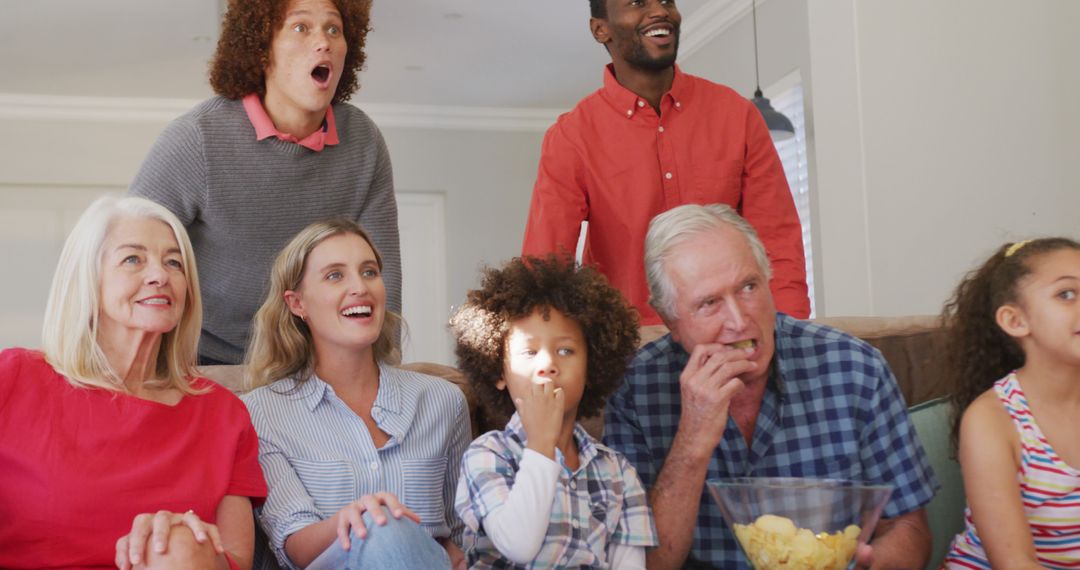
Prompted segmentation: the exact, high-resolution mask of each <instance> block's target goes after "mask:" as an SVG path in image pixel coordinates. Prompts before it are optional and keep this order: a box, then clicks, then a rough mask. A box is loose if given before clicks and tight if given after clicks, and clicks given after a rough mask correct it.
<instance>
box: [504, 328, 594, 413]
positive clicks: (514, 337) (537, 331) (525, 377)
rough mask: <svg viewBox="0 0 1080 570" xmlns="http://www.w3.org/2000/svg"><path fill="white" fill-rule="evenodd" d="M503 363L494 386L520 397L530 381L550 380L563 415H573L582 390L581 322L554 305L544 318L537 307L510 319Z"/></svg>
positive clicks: (585, 349) (584, 351) (585, 361)
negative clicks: (559, 395)
mask: <svg viewBox="0 0 1080 570" xmlns="http://www.w3.org/2000/svg"><path fill="white" fill-rule="evenodd" d="M505 362H506V367H505V371H504V373H503V379H502V380H500V381H499V383H498V384H497V387H498V388H499V389H500V390H503V389H509V390H510V396H511V397H512V398H524V397H525V396H526V394H527V393H528V391H529V390H530V385H531V384H540V383H544V382H553V383H554V384H555V386H554V387H555V388H562V390H563V396H564V397H565V398H566V399H565V405H566V410H565V415H566V416H567V417H576V416H577V407H578V404H579V403H580V402H581V396H582V394H584V392H585V381H586V376H587V366H586V365H587V364H588V345H587V344H586V342H585V335H584V334H583V333H582V331H581V325H579V324H577V322H576V321H574V320H572V319H569V318H567V317H566V316H565V315H563V314H562V313H560V312H559V311H557V310H555V309H548V315H547V319H545V318H544V315H543V313H542V312H541V310H540V309H537V310H535V311H533V312H532V313H531V314H530V315H529V316H527V317H523V318H520V319H517V320H515V321H513V322H512V323H511V324H510V331H509V333H508V334H507V337H506V358H505Z"/></svg>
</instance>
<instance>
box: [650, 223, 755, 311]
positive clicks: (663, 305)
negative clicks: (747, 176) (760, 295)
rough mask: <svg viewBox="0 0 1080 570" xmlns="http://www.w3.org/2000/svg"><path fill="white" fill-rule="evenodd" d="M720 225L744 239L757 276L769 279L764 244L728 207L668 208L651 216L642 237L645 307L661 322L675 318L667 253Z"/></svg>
mask: <svg viewBox="0 0 1080 570" xmlns="http://www.w3.org/2000/svg"><path fill="white" fill-rule="evenodd" d="M724 225H728V226H731V227H733V228H735V229H736V230H739V232H741V233H742V234H743V235H744V236H746V240H747V241H748V242H749V243H750V249H751V251H753V252H754V258H755V259H757V263H758V267H760V268H761V273H762V274H763V275H764V276H765V279H766V280H768V279H769V278H771V277H772V268H771V266H770V265H769V256H768V255H767V254H766V253H765V244H763V243H761V238H759V237H758V235H757V231H755V230H754V227H753V226H751V225H750V222H747V221H746V219H745V218H743V217H742V216H740V215H739V214H738V212H736V211H735V210H734V209H733V208H732V207H731V206H728V205H726V204H708V205H704V206H702V205H699V204H686V205H683V206H677V207H675V208H672V209H670V210H668V211H666V212H664V213H662V214H659V215H657V216H656V217H654V218H653V219H652V221H651V222H649V232H648V233H647V234H645V280H646V281H647V282H648V284H649V304H650V305H652V306H653V308H654V309H656V312H657V313H660V316H661V317H663V318H664V319H665V320H669V321H673V320H675V318H676V315H675V299H674V298H673V297H674V292H673V291H672V289H673V287H672V285H671V280H670V279H669V278H668V275H667V272H666V270H665V268H664V263H665V261H667V258H668V255H669V254H670V252H671V250H672V249H673V248H674V247H675V246H677V245H679V244H681V243H683V242H685V241H686V240H688V239H690V238H691V237H693V236H695V235H697V234H700V233H702V232H705V231H708V230H713V229H716V228H719V227H722V226H724Z"/></svg>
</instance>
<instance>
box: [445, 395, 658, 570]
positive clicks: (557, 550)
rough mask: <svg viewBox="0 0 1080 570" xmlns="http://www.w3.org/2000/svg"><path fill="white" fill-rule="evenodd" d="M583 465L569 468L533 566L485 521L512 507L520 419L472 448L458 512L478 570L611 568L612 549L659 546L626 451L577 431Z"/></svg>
mask: <svg viewBox="0 0 1080 570" xmlns="http://www.w3.org/2000/svg"><path fill="white" fill-rule="evenodd" d="M574 439H575V440H576V442H577V445H578V454H579V455H580V459H581V465H580V466H579V467H578V469H577V471H574V472H571V471H570V470H569V469H568V468H567V467H566V464H565V463H564V462H563V461H562V459H561V458H562V454H561V453H558V457H559V458H560V459H559V463H560V464H561V465H562V466H563V469H562V473H561V474H560V475H559V482H558V487H556V489H555V498H554V500H553V502H552V506H551V515H550V517H549V519H548V530H547V535H546V536H545V537H544V541H543V543H542V544H541V546H540V550H539V552H537V553H536V558H535V559H534V560H533V561H532V563H530V564H528V565H525V566H522V565H518V564H514V563H513V562H511V561H510V560H507V559H506V558H505V557H503V555H502V554H500V553H499V551H498V549H496V548H495V545H494V544H493V543H492V541H491V539H490V538H488V535H487V533H486V532H484V518H485V517H486V516H487V514H488V513H490V512H491V511H493V510H495V509H496V508H497V507H499V506H501V505H502V504H503V503H505V502H506V499H507V497H508V496H509V494H510V489H512V488H513V486H514V476H515V474H516V473H517V471H518V467H519V465H520V463H521V459H522V456H523V455H524V453H525V448H526V446H527V444H528V442H527V439H526V434H525V428H524V427H523V426H522V424H521V418H520V417H519V416H518V415H517V414H516V413H515V414H514V416H513V417H512V418H510V422H509V423H508V424H507V425H506V429H505V430H503V431H491V432H488V433H486V434H484V435H482V436H480V437H479V438H477V440H476V441H475V442H473V444H472V445H470V446H469V449H468V451H467V452H466V453H465V459H464V461H463V463H462V475H463V478H462V479H461V482H460V484H459V486H458V494H457V510H458V513H460V514H461V518H462V520H464V521H465V536H464V543H465V551H466V554H467V555H468V559H469V568H471V569H472V570H489V569H496V568H514V569H524V568H527V569H530V570H541V569H542V570H551V569H555V568H607V567H608V566H607V561H608V559H609V554H610V551H609V546H611V545H613V544H626V545H629V546H655V545H656V528H655V526H654V524H653V520H652V513H651V511H650V510H649V503H648V497H647V496H646V494H645V490H644V489H643V488H642V487H641V481H640V480H639V479H638V476H637V473H636V472H635V471H634V468H633V467H632V466H631V465H630V464H629V463H628V462H627V461H626V458H625V457H623V456H622V455H621V454H620V453H619V452H617V451H615V450H613V449H611V448H610V447H607V446H606V445H603V444H601V443H600V442H598V441H596V440H595V439H593V438H592V436H590V435H589V434H588V432H586V431H585V428H583V427H581V424H577V425H575V426H574Z"/></svg>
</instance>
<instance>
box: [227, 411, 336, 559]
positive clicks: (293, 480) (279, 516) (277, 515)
mask: <svg viewBox="0 0 1080 570" xmlns="http://www.w3.org/2000/svg"><path fill="white" fill-rule="evenodd" d="M245 403H247V405H248V409H249V410H250V411H251V419H252V422H253V423H254V424H255V430H256V432H257V433H260V434H266V433H268V431H267V429H266V427H267V422H266V419H265V418H264V417H263V414H262V413H261V410H260V408H259V406H258V404H257V403H255V402H252V401H250V400H247V401H246V402H245ZM259 464H260V465H262V468H263V473H264V474H265V475H266V484H267V487H268V488H269V492H268V493H267V496H266V502H265V503H263V506H262V508H261V509H260V510H259V512H258V517H259V523H260V524H262V527H263V530H265V531H266V535H267V537H268V538H269V541H270V549H271V550H273V552H274V556H275V557H277V559H278V562H280V563H281V565H282V566H285V567H287V568H291V569H295V568H296V566H295V565H294V564H293V563H292V561H291V560H289V556H288V554H286V553H285V539H287V538H289V536H290V535H291V534H293V533H294V532H296V531H298V530H300V529H302V528H304V527H306V526H308V525H312V524H315V523H317V522H319V521H321V520H322V516H320V514H319V510H318V509H317V508H316V507H315V501H314V499H312V498H311V496H310V495H309V494H308V493H307V490H306V489H305V488H304V484H303V483H302V482H301V481H300V477H298V476H297V474H296V471H294V470H293V468H292V467H291V466H290V465H289V461H288V459H286V457H285V453H284V452H283V451H282V450H281V449H280V448H279V447H278V446H276V445H274V442H273V441H271V440H269V439H267V438H265V437H261V436H260V437H259Z"/></svg>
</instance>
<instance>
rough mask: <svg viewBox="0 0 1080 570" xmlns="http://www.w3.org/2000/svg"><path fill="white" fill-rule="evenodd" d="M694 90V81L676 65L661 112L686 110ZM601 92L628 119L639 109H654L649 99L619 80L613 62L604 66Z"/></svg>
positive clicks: (663, 98) (661, 105)
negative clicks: (643, 97) (624, 85)
mask: <svg viewBox="0 0 1080 570" xmlns="http://www.w3.org/2000/svg"><path fill="white" fill-rule="evenodd" d="M692 90H693V82H691V81H690V80H688V79H687V78H686V76H685V75H684V74H683V72H682V70H681V69H679V66H678V65H676V66H675V78H674V79H673V80H672V82H671V89H670V90H668V92H667V93H664V96H663V97H661V99H660V111H661V113H663V112H666V111H668V110H670V109H675V110H676V111H682V110H684V108H685V107H686V105H687V104H688V101H689V99H690V94H691V92H692ZM600 94H601V96H602V97H603V98H604V100H605V101H607V102H608V104H609V105H611V107H612V108H613V109H615V110H616V111H617V112H618V113H619V114H621V115H623V116H625V117H626V118H627V119H632V118H634V117H635V116H637V114H638V111H644V110H645V109H649V110H650V112H651V111H652V107H651V106H650V105H649V102H648V101H646V100H645V99H642V98H641V97H640V96H638V94H637V93H634V92H633V91H631V90H629V89H627V88H626V87H623V85H622V84H621V83H619V80H618V79H616V78H615V65H614V64H611V63H609V64H607V66H606V67H605V68H604V87H603V88H601V89H600Z"/></svg>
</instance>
